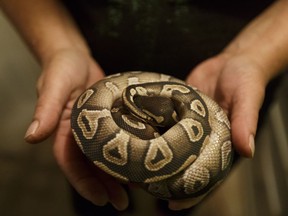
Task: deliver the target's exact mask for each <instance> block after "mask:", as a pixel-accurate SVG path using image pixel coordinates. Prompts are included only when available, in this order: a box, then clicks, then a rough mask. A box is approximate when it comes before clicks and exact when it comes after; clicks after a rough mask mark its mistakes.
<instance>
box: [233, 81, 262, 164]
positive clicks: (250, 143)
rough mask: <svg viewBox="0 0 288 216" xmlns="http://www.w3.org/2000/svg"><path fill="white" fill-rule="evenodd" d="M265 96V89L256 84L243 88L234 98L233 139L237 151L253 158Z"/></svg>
mask: <svg viewBox="0 0 288 216" xmlns="http://www.w3.org/2000/svg"><path fill="white" fill-rule="evenodd" d="M263 98H264V90H263V89H261V88H260V87H257V85H256V84H255V85H254V86H253V87H252V88H242V89H241V92H239V93H238V94H237V96H235V97H234V98H233V105H232V110H231V130H232V141H233V144H234V147H235V148H236V151H237V152H239V153H240V154H241V155H242V156H245V157H250V158H252V157H253V156H254V152H255V141H254V139H255V135H256V130H257V122H258V115H259V110H260V108H261V105H262V102H263Z"/></svg>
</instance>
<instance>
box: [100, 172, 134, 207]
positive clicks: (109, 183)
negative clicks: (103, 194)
mask: <svg viewBox="0 0 288 216" xmlns="http://www.w3.org/2000/svg"><path fill="white" fill-rule="evenodd" d="M98 176H99V177H100V178H101V181H102V182H103V183H104V184H105V187H106V191H107V193H108V197H109V202H110V203H111V204H112V205H113V206H114V208H116V209H117V210H119V211H123V210H125V209H126V208H127V207H128V205H129V197H128V194H127V192H126V190H125V189H124V187H123V186H122V185H121V184H120V183H119V182H118V181H117V180H116V179H115V178H113V177H112V176H109V175H108V174H106V173H104V172H103V171H101V170H98Z"/></svg>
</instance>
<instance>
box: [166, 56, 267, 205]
mask: <svg viewBox="0 0 288 216" xmlns="http://www.w3.org/2000/svg"><path fill="white" fill-rule="evenodd" d="M267 82H268V80H267V78H266V77H265V76H264V73H263V71H262V68H261V66H260V65H258V63H257V62H255V61H253V59H252V58H249V57H247V56H244V55H243V56H242V55H237V56H231V55H228V54H220V55H218V56H216V57H214V58H211V59H208V60H206V61H205V62H203V63H202V64H200V65H199V66H198V67H196V68H195V69H194V70H193V71H192V72H191V74H190V75H189V76H188V77H187V83H188V84H191V85H192V86H195V87H197V88H198V89H199V90H200V91H202V92H204V93H206V94H207V95H208V96H210V97H211V98H213V99H214V100H215V101H216V102H218V103H219V105H220V106H221V107H222V108H223V109H224V111H225V112H226V113H227V115H228V117H229V119H230V122H231V133H232V143H233V146H234V148H235V149H236V151H237V152H238V153H239V154H240V155H242V156H245V157H249V158H252V157H253V155H254V148H255V147H254V137H255V134H256V129H257V122H258V113H259V110H260V107H261V105H262V101H263V99H264V92H265V86H266V84H267ZM193 205H195V202H194V199H187V200H181V201H169V208H170V209H172V210H181V209H186V208H190V207H191V206H193Z"/></svg>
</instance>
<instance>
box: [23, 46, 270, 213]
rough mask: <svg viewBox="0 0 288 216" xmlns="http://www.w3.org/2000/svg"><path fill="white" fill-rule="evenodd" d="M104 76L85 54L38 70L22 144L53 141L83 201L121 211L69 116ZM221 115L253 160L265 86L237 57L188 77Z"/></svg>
mask: <svg viewBox="0 0 288 216" xmlns="http://www.w3.org/2000/svg"><path fill="white" fill-rule="evenodd" d="M103 77H104V73H103V71H102V69H101V68H100V66H99V65H98V64H97V63H96V62H95V61H94V60H93V59H92V57H90V56H89V55H88V54H86V53H82V52H81V51H79V50H76V49H67V50H61V51H59V52H57V53H56V54H55V55H53V56H52V57H51V58H50V59H49V61H47V62H45V63H44V65H43V72H42V74H41V76H40V78H39V80H38V83H37V91H38V101H37V104H36V109H35V113H34V117H33V121H32V123H31V125H30V127H29V128H28V130H27V133H26V135H25V140H26V141H27V142H29V143H38V142H41V141H42V140H44V139H46V138H47V137H49V136H50V135H52V134H53V136H54V145H53V149H54V155H55V158H56V160H57V162H58V164H59V166H60V168H61V169H62V171H63V172H64V174H65V176H66V177H67V179H68V180H69V182H70V183H71V184H72V186H73V187H74V188H75V189H76V190H77V191H78V193H79V194H80V195H82V196H83V197H84V198H86V199H88V200H90V201H91V202H92V203H94V204H95V205H98V206H103V205H105V204H106V203H108V202H110V203H111V204H112V205H113V206H114V207H115V208H116V209H118V210H124V209H125V208H126V207H127V206H128V203H129V198H128V195H127V193H126V191H125V189H124V188H123V187H122V185H121V184H120V183H119V182H118V181H117V180H115V179H114V178H112V177H111V176H109V175H107V174H105V173H103V172H102V171H101V170H99V169H98V168H96V166H94V165H93V164H92V163H91V162H89V161H88V160H87V159H86V158H85V156H83V154H82V152H81V151H80V149H79V148H78V146H77V145H76V144H75V141H74V139H73V136H72V133H71V128H70V114H71V109H72V106H73V103H74V102H75V100H76V98H77V97H78V96H79V95H80V94H81V93H82V92H83V91H84V90H85V89H86V88H87V87H89V86H90V85H91V84H93V83H94V82H96V81H97V80H100V79H102V78H103ZM187 83H189V84H191V85H193V86H195V87H197V88H198V89H200V90H201V91H203V92H204V93H206V94H207V95H209V96H210V97H212V98H213V99H215V100H216V101H217V102H218V103H219V104H220V106H221V107H222V108H223V109H224V110H225V111H226V113H227V114H228V116H229V119H230V121H231V127H232V141H233V145H234V148H235V149H236V150H237V152H238V153H239V154H240V155H243V156H245V157H253V154H254V136H255V133H256V127H257V121H258V112H259V109H260V107H261V104H262V100H263V98H264V90H265V85H266V83H267V81H266V80H265V77H263V75H262V72H261V68H260V67H258V65H257V64H256V63H255V62H253V60H252V59H249V58H247V57H245V56H241V55H235V56H233V55H231V54H227V53H221V54H219V55H218V56H215V57H213V58H211V59H208V60H207V61H205V62H203V63H202V64H200V65H199V66H198V67H196V68H195V69H193V70H192V72H191V73H190V75H189V76H188V77H187ZM192 204H193V202H191V200H189V199H188V200H182V201H169V208H170V209H172V210H180V209H185V208H189V207H191V205H192Z"/></svg>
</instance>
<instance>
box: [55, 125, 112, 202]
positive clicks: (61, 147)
mask: <svg viewBox="0 0 288 216" xmlns="http://www.w3.org/2000/svg"><path fill="white" fill-rule="evenodd" d="M69 123H70V122H69V121H67V122H66V123H65V124H64V125H61V126H60V127H61V128H59V129H58V131H59V132H58V131H57V134H56V137H55V143H54V155H55V157H56V160H57V162H58V164H59V166H60V168H61V169H62V171H63V172H64V174H65V176H66V177H67V179H68V181H69V182H70V183H71V185H72V186H73V187H74V188H75V190H76V191H77V192H78V193H79V194H80V195H81V196H83V197H84V198H85V199H87V200H89V201H91V202H92V203H94V204H95V205H97V206H103V205H105V204H107V202H108V193H107V191H106V188H105V186H104V184H103V183H102V181H101V179H100V178H99V176H98V175H97V170H96V166H95V165H94V164H92V163H91V162H90V161H88V160H87V159H86V157H85V156H84V155H83V153H82V152H81V150H80V149H79V147H78V146H77V144H76V143H75V142H74V140H73V138H72V136H71V134H68V133H70V131H68V130H67V132H65V131H64V132H63V130H62V128H63V129H67V128H68V124H69ZM66 124H67V125H66ZM61 130H62V132H61Z"/></svg>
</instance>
